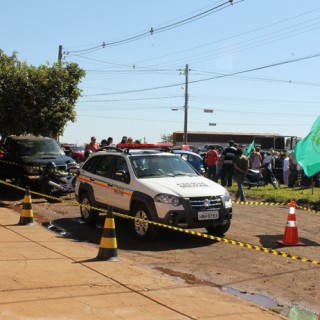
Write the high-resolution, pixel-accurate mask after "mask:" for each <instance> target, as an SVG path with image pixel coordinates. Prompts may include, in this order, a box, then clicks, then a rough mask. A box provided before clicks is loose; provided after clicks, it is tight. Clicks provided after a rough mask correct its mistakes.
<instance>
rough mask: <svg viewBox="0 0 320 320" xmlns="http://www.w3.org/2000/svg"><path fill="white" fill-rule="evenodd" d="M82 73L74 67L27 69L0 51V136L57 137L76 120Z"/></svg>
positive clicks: (14, 57)
mask: <svg viewBox="0 0 320 320" xmlns="http://www.w3.org/2000/svg"><path fill="white" fill-rule="evenodd" d="M84 76H85V71H84V70H82V69H80V68H79V67H78V65H77V64H75V63H64V64H63V65H61V64H59V63H55V64H53V65H52V66H48V65H40V66H39V67H34V66H29V65H27V63H25V62H20V61H19V60H18V59H17V56H16V53H13V54H12V55H11V56H7V55H5V54H4V53H3V51H1V50H0V134H1V136H2V137H5V136H7V135H10V134H16V135H20V134H26V133H30V134H34V135H43V136H52V137H57V136H58V135H61V134H62V133H63V131H64V127H65V125H66V124H67V122H68V121H72V122H74V121H75V120H76V111H75V104H76V102H77V99H78V98H79V97H80V95H81V90H80V89H79V88H78V85H79V83H80V81H81V79H82V78H83V77H84Z"/></svg>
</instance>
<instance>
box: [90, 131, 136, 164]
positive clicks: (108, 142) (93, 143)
mask: <svg viewBox="0 0 320 320" xmlns="http://www.w3.org/2000/svg"><path fill="white" fill-rule="evenodd" d="M131 143H140V140H135V141H133V139H132V138H131V137H127V136H123V137H122V139H121V141H120V142H119V144H131ZM115 146H116V145H115V144H114V143H113V138H112V137H109V138H108V139H102V140H101V142H100V143H98V142H97V138H96V137H95V136H93V137H91V139H90V142H89V143H87V144H86V145H85V148H84V151H85V158H86V159H87V158H88V157H89V156H90V154H91V153H92V152H96V151H99V150H103V148H105V147H115Z"/></svg>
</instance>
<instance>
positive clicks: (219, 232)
mask: <svg viewBox="0 0 320 320" xmlns="http://www.w3.org/2000/svg"><path fill="white" fill-rule="evenodd" d="M230 226H231V221H228V222H227V223H226V224H224V225H222V226H216V227H214V226H212V227H211V226H210V227H206V230H207V232H208V233H209V234H210V235H212V236H215V237H224V235H225V233H226V232H227V231H228V230H229V229H230Z"/></svg>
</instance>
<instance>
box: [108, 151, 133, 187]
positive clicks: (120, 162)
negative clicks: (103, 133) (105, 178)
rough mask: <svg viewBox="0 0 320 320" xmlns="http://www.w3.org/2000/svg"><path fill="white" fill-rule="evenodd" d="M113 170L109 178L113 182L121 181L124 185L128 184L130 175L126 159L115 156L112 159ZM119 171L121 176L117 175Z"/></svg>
mask: <svg viewBox="0 0 320 320" xmlns="http://www.w3.org/2000/svg"><path fill="white" fill-rule="evenodd" d="M114 161H115V163H114V170H113V172H112V176H111V178H112V179H114V180H118V181H122V182H125V183H129V182H130V174H129V169H128V165H127V162H126V159H125V158H123V157H119V156H115V157H114ZM119 171H121V172H122V173H123V174H119Z"/></svg>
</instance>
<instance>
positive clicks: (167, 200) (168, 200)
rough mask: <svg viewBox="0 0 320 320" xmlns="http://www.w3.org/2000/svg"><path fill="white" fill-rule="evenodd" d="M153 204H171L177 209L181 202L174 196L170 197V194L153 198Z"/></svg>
mask: <svg viewBox="0 0 320 320" xmlns="http://www.w3.org/2000/svg"><path fill="white" fill-rule="evenodd" d="M154 201H155V202H161V203H167V204H172V205H173V206H175V207H177V206H180V204H181V202H180V199H179V198H178V197H176V196H172V195H170V194H165V193H162V194H158V195H156V196H155V197H154Z"/></svg>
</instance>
